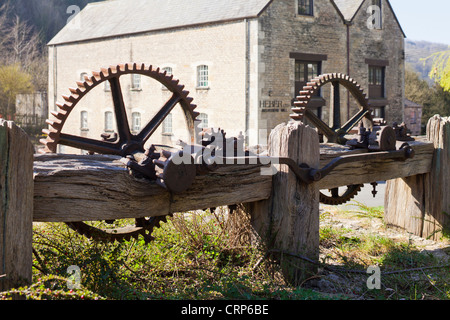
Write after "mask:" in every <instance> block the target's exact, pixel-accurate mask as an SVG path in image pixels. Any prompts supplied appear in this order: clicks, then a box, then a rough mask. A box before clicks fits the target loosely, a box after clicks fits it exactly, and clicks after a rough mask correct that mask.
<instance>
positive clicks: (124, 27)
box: [48, 0, 405, 151]
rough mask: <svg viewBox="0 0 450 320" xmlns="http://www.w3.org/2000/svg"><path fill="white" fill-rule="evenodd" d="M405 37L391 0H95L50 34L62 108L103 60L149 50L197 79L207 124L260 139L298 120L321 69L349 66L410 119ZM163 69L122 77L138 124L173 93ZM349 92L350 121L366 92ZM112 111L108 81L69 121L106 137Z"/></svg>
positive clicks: (322, 102) (145, 56)
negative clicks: (303, 92) (301, 100)
mask: <svg viewBox="0 0 450 320" xmlns="http://www.w3.org/2000/svg"><path fill="white" fill-rule="evenodd" d="M374 6H375V7H376V8H378V10H375V9H374ZM404 38H405V34H404V33H403V31H402V28H401V26H400V24H399V21H398V20H397V18H396V15H395V13H394V12H393V9H392V7H391V5H390V3H389V1H387V0H226V1H217V0H110V1H101V2H96V3H92V4H89V5H87V7H85V8H84V9H83V10H82V11H81V12H80V13H79V14H78V15H77V16H76V17H75V18H74V19H72V20H71V21H70V22H69V23H68V24H67V25H66V26H65V27H64V28H63V29H62V30H61V31H60V32H59V33H58V34H57V35H56V36H55V37H54V38H53V39H52V40H51V41H50V42H49V44H48V46H49V60H50V61H49V62H50V64H49V106H50V109H51V110H55V109H56V102H57V101H59V100H61V99H62V98H61V97H62V95H64V94H69V93H70V92H69V88H70V87H74V86H76V81H79V80H80V79H83V78H84V75H88V74H90V73H91V72H92V71H98V70H100V68H101V67H108V66H109V65H117V64H120V63H127V62H138V63H145V64H148V65H154V66H158V67H159V68H161V70H164V71H166V72H167V73H168V74H173V75H174V77H175V78H177V79H179V80H180V83H181V84H184V85H185V86H186V90H188V91H189V92H190V96H191V97H192V98H194V103H195V104H197V105H198V108H197V110H196V111H198V112H199V113H200V116H199V117H198V120H200V121H201V126H203V127H216V128H218V127H220V128H222V129H224V130H225V131H226V132H227V136H233V135H238V134H239V133H240V132H242V133H244V134H245V135H246V139H247V143H248V144H249V145H255V144H264V143H265V141H266V139H267V136H268V134H269V133H270V130H271V129H272V128H274V127H275V126H276V125H278V124H280V123H282V122H285V121H288V120H289V115H290V114H291V111H290V108H291V106H292V105H293V101H294V99H295V97H296V96H297V95H298V92H299V90H300V89H301V88H302V86H303V85H304V84H305V83H306V82H307V81H308V80H309V79H311V78H312V77H314V76H317V75H319V74H321V73H335V72H336V73H345V74H348V75H350V76H351V77H353V78H354V79H355V80H357V81H358V83H359V84H361V86H362V87H363V88H364V89H365V91H366V93H367V94H368V96H369V98H370V104H371V106H372V108H373V111H372V112H373V114H374V115H375V116H376V117H382V118H385V119H386V120H387V121H388V123H391V122H393V121H400V122H401V121H403V109H404V106H403V101H404V92H403V87H404V62H405V60H404V59H405V52H404ZM152 81H153V80H152V79H147V78H146V77H139V76H131V75H130V77H122V78H121V82H122V91H123V96H124V102H125V105H126V107H127V111H128V112H127V113H128V116H129V122H130V126H131V128H132V130H133V132H139V130H140V129H141V128H142V126H143V125H145V124H146V123H147V122H148V119H150V118H151V117H152V116H153V114H154V113H155V112H156V111H157V110H158V108H160V107H161V106H162V105H163V104H164V102H165V101H166V100H167V99H168V98H169V97H170V95H169V93H168V92H167V90H166V89H165V88H164V87H163V86H161V84H159V83H156V84H155V83H153V82H155V81H153V82H152ZM330 88H331V85H330ZM330 91H331V90H330V89H329V88H328V87H323V88H322V90H321V93H320V95H318V96H317V97H314V98H313V100H314V101H313V103H312V107H313V108H314V110H315V112H316V113H317V114H318V115H319V116H320V117H321V118H322V119H323V120H324V121H327V120H328V119H329V117H330V114H329V112H328V105H329V101H328V100H329V96H330ZM340 97H341V106H342V110H341V118H342V120H343V121H345V120H346V119H349V118H350V117H351V116H352V115H353V114H355V113H356V111H357V104H356V102H354V101H353V98H352V97H351V96H350V95H349V94H348V93H347V92H346V90H345V89H342V92H341V94H340ZM155 110H156V111H155ZM112 111H113V106H112V103H111V92H110V89H109V87H108V84H107V83H105V85H104V86H101V87H98V88H96V89H95V90H93V91H91V92H90V93H89V94H88V95H86V96H85V98H84V99H83V101H80V103H79V105H77V107H76V108H75V109H74V111H73V112H72V113H71V115H70V117H69V119H68V121H67V123H66V125H65V127H64V130H66V131H67V132H68V133H72V134H77V135H82V136H86V137H90V138H95V139H97V138H98V139H100V135H101V134H102V133H104V132H113V131H114V130H115V119H114V117H113V115H112ZM173 113H174V114H173V116H170V117H168V118H166V120H165V121H164V123H163V125H162V126H161V127H160V128H159V129H158V131H157V132H156V133H155V134H154V135H153V136H152V138H151V140H152V143H164V144H171V145H173V144H174V141H175V140H178V139H180V138H181V136H182V134H181V133H180V132H179V130H180V128H182V127H183V125H184V124H183V122H184V119H183V118H182V117H180V116H179V115H178V114H177V113H176V111H174V112H173ZM64 130H63V131H64ZM60 151H67V150H60Z"/></svg>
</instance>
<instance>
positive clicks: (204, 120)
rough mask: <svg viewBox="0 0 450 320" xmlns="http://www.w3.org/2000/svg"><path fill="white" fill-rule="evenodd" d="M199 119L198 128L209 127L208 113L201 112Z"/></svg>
mask: <svg viewBox="0 0 450 320" xmlns="http://www.w3.org/2000/svg"><path fill="white" fill-rule="evenodd" d="M197 121H200V123H199V125H198V128H200V129H206V128H208V115H207V114H206V113H200V114H199V115H198V117H197Z"/></svg>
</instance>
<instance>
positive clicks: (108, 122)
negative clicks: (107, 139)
mask: <svg viewBox="0 0 450 320" xmlns="http://www.w3.org/2000/svg"><path fill="white" fill-rule="evenodd" d="M112 131H114V115H113V113H112V112H111V111H106V112H105V132H112Z"/></svg>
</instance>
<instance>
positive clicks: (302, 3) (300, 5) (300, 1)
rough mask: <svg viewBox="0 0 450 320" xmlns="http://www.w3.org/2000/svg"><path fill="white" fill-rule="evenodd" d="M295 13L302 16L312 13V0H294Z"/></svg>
mask: <svg viewBox="0 0 450 320" xmlns="http://www.w3.org/2000/svg"><path fill="white" fill-rule="evenodd" d="M296 1H297V13H298V14H299V15H303V16H312V15H314V0H296Z"/></svg>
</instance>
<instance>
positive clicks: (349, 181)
mask: <svg viewBox="0 0 450 320" xmlns="http://www.w3.org/2000/svg"><path fill="white" fill-rule="evenodd" d="M399 144H400V143H399ZM409 144H410V145H411V146H412V148H413V149H414V151H415V156H414V158H413V159H409V160H406V161H395V160H378V159H376V158H374V159H373V160H369V161H355V162H352V163H347V164H344V165H342V166H338V167H337V168H336V170H333V171H332V172H331V173H330V174H329V175H328V176H326V177H325V178H324V179H322V180H321V181H319V182H318V186H319V189H332V188H336V187H341V186H348V185H354V184H366V183H371V182H377V181H387V180H391V179H397V178H404V177H409V176H413V175H417V174H423V173H428V172H431V168H432V162H433V152H434V146H433V143H431V142H428V141H415V142H410V143H409ZM339 154H341V152H339V151H337V153H334V154H333V152H327V153H326V154H322V156H321V164H320V165H321V167H324V166H325V165H326V164H327V163H328V162H329V161H330V160H332V158H334V157H336V156H338V155H339Z"/></svg>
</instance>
